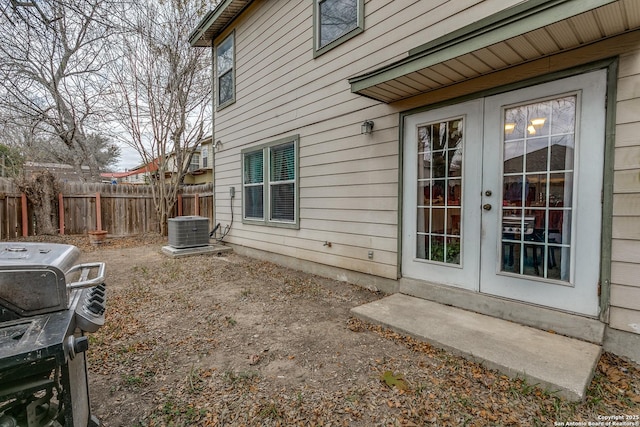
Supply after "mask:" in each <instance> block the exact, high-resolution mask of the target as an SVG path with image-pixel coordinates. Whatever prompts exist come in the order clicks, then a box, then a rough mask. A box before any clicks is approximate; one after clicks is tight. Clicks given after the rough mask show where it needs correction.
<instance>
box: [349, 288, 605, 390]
mask: <svg viewBox="0 0 640 427" xmlns="http://www.w3.org/2000/svg"><path fill="white" fill-rule="evenodd" d="M351 311H352V313H353V314H354V316H356V317H358V318H360V319H362V320H365V321H369V322H372V323H377V324H381V325H384V326H386V327H389V328H390V329H393V330H395V331H397V332H401V333H405V334H407V335H410V336H413V337H414V338H417V339H421V340H424V341H426V342H428V343H430V344H432V345H433V346H435V347H438V348H442V349H445V350H448V351H451V352H453V353H455V354H458V355H461V356H463V357H465V358H467V359H470V360H474V361H476V362H480V363H482V364H483V365H485V366H487V367H488V368H491V369H496V370H498V371H501V372H503V373H505V374H506V375H509V376H511V377H520V378H526V380H527V382H528V383H529V384H536V385H538V386H539V387H541V388H543V389H545V390H548V391H550V392H553V393H557V394H558V395H560V396H562V397H564V398H566V399H568V400H573V401H580V400H583V399H584V397H585V393H586V389H587V386H588V385H589V383H590V382H591V379H592V378H593V374H594V372H595V368H596V365H597V363H598V359H599V358H600V353H601V351H602V349H601V347H600V346H598V345H595V344H591V343H587V342H584V341H580V340H576V339H573V338H567V337H564V336H561V335H556V334H552V333H549V332H544V331H541V330H538V329H534V328H531V327H528V326H522V325H519V324H517V323H513V322H509V321H506V320H501V319H497V318H494V317H490V316H485V315H482V314H478V313H473V312H470V311H466V310H462V309H459V308H455V307H450V306H445V305H441V304H438V303H435V302H432V301H428V300H424V299H420V298H416V297H411V296H408V295H403V294H394V295H390V296H388V297H385V298H382V299H381V300H378V301H374V302H371V303H368V304H365V305H362V306H359V307H355V308H353V309H352V310H351Z"/></svg>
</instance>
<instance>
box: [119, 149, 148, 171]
mask: <svg viewBox="0 0 640 427" xmlns="http://www.w3.org/2000/svg"><path fill="white" fill-rule="evenodd" d="M120 150H121V151H120V161H119V162H118V163H117V164H116V165H115V166H114V167H113V169H114V172H124V171H125V170H130V169H133V168H135V167H136V166H139V165H140V164H141V163H142V159H141V158H140V155H139V154H138V152H137V151H136V150H135V149H133V148H131V147H130V146H128V145H125V144H120Z"/></svg>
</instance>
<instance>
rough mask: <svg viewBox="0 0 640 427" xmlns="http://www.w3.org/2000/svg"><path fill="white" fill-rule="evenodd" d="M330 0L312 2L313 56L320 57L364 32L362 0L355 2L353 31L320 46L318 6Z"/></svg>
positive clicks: (314, 0)
mask: <svg viewBox="0 0 640 427" xmlns="http://www.w3.org/2000/svg"><path fill="white" fill-rule="evenodd" d="M325 1H330V0H313V55H314V57H317V56H320V55H322V54H323V53H325V52H328V51H329V50H331V49H333V48H334V47H336V46H338V45H340V44H342V43H344V42H346V41H347V40H349V39H351V38H353V37H355V36H357V35H358V34H360V33H362V32H363V31H364V0H356V3H357V4H356V8H357V19H356V25H355V27H354V28H353V29H351V30H349V31H347V32H346V33H344V34H342V35H341V36H339V37H337V38H335V39H334V40H332V41H330V42H328V43H325V44H324V45H321V44H320V43H321V37H320V31H321V25H320V17H321V16H320V5H321V3H324V2H325Z"/></svg>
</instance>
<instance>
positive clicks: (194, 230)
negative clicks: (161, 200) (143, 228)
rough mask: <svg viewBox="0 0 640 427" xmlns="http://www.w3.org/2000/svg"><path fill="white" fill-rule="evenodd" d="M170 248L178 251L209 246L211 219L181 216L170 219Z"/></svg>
mask: <svg viewBox="0 0 640 427" xmlns="http://www.w3.org/2000/svg"><path fill="white" fill-rule="evenodd" d="M168 228H169V230H168V231H169V246H171V247H173V248H177V249H183V248H195V247H198V246H207V245H208V244H209V218H205V217H202V216H179V217H176V218H170V219H169V227H168Z"/></svg>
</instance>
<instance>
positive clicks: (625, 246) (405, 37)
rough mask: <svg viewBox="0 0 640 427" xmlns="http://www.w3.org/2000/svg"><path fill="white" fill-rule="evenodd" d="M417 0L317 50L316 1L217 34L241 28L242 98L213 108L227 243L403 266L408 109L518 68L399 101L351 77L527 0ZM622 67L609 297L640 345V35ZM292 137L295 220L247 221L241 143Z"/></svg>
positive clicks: (569, 60)
mask: <svg viewBox="0 0 640 427" xmlns="http://www.w3.org/2000/svg"><path fill="white" fill-rule="evenodd" d="M408 3H409V2H403V1H395V2H388V1H385V0H368V1H366V2H365V11H366V17H365V30H364V32H363V33H362V34H360V35H358V36H356V37H354V38H353V39H351V40H349V41H348V42H346V43H344V44H341V45H339V46H337V47H336V48H334V49H332V50H330V51H329V52H327V53H325V54H323V55H321V56H318V57H316V58H314V55H313V16H312V4H311V2H310V1H308V0H298V1H290V0H270V1H266V0H258V1H254V2H253V3H252V4H251V6H249V7H248V8H247V9H246V10H245V11H244V12H243V13H242V14H241V15H240V16H239V17H238V18H237V19H236V20H235V21H234V22H233V24H232V25H231V26H230V27H229V28H228V29H227V30H226V31H225V32H223V33H222V34H220V35H219V36H218V37H217V38H216V39H215V40H214V49H215V45H216V43H218V42H220V41H222V40H224V39H225V38H226V37H227V36H228V35H229V34H231V32H232V31H233V32H234V35H235V47H236V59H235V73H236V87H235V90H236V93H235V102H234V103H233V104H231V105H229V106H227V107H225V108H222V109H219V110H217V111H216V113H215V123H216V126H215V135H214V139H213V140H214V141H220V142H221V143H222V146H221V147H222V148H221V149H218V150H216V151H215V155H213V151H212V152H211V153H212V154H211V158H212V159H215V188H216V191H215V192H216V212H215V215H216V221H217V222H221V223H222V224H223V225H224V224H225V223H226V224H229V223H230V222H231V212H233V215H234V216H235V218H234V222H233V227H232V229H231V232H230V234H229V235H228V236H227V237H226V238H225V241H227V242H229V243H231V244H234V245H238V247H244V248H247V249H248V250H250V251H253V253H255V251H264V253H266V254H273V257H274V258H277V259H283V258H286V257H292V259H296V260H301V261H300V263H301V264H302V263H307V264H310V263H317V265H320V266H322V271H323V272H326V271H327V269H326V268H325V267H327V266H328V267H333V268H335V271H336V272H338V273H336V274H337V275H338V276H339V277H342V275H341V274H342V273H340V272H344V271H351V272H356V274H360V273H365V275H372V276H374V277H373V278H372V279H371V281H370V283H373V282H374V281H375V280H376V279H380V278H381V279H383V280H384V279H397V278H398V277H399V252H398V242H399V239H400V237H401V236H400V235H399V207H398V203H399V176H400V170H401V165H400V163H399V161H400V160H399V159H400V140H401V138H400V126H399V117H400V113H401V112H405V111H407V110H410V109H413V108H421V107H423V106H425V105H428V104H431V103H434V102H440V101H444V100H447V99H450V98H453V97H455V96H463V95H468V94H470V93H474V92H478V91H483V90H488V89H491V88H493V87H497V86H500V85H502V84H505V83H514V82H517V81H518V80H517V78H516V77H514V76H513V73H514V70H502V71H500V72H497V73H494V75H491V76H485V77H483V78H482V79H478V80H479V82H478V83H475V82H473V81H469V82H465V83H464V84H460V85H458V87H457V88H456V87H454V88H453V90H452V92H451V93H457V95H453V96H451V95H446V94H444V92H445V91H447V90H448V89H449V88H444V89H438V90H436V91H434V92H433V93H427V94H424V95H420V96H416V97H413V98H410V99H406V100H403V101H399V102H396V103H395V104H384V103H380V102H378V101H374V100H371V99H368V98H364V97H361V96H359V95H356V94H353V93H351V91H350V87H349V84H348V82H347V80H348V79H349V78H350V77H353V76H357V75H361V74H363V73H365V72H367V71H370V70H374V69H377V68H378V67H381V66H383V65H386V64H390V63H392V62H394V61H397V60H398V59H401V58H403V57H405V56H406V55H407V50H408V49H410V48H412V47H415V46H419V45H423V44H425V43H427V42H429V41H431V40H434V39H436V38H438V37H440V36H443V35H445V34H447V33H448V32H450V31H453V30H455V29H458V28H461V27H463V26H465V25H468V24H471V23H473V22H476V21H478V20H480V19H482V18H484V17H487V16H490V15H493V14H495V13H497V12H499V11H500V10H503V9H507V8H508V7H511V6H513V5H515V4H517V3H520V1H501V0H485V1H478V0H473V1H472V0H464V1H462V0H456V1H442V0H440V1H437V2H412V3H411V4H410V5H408ZM608 46H609V45H606V44H603V45H602V47H601V48H600V50H599V51H598V44H597V43H596V44H594V45H593V46H591V47H589V48H588V49H591V48H593V49H591V50H585V51H584V52H585V54H584V55H582V57H580V55H573V57H571V55H572V54H571V53H570V52H563V53H560V54H558V55H557V56H556V57H555V59H556V61H554V60H553V59H554V58H551V60H547V58H544V59H541V60H540V61H531V62H530V63H528V64H524V65H521V66H518V67H516V68H517V69H516V72H518V73H522V74H520V76H522V77H521V78H520V80H526V79H529V78H536V77H540V76H544V75H545V74H548V73H550V72H555V71H559V70H563V69H567V68H571V67H576V66H582V65H584V64H586V63H588V62H589V61H596V60H602V59H603V58H608V57H609V56H611V53H607V50H608V48H607V47H608ZM554 67H555V68H554ZM618 70H619V76H618V81H617V94H616V99H617V108H616V113H615V117H616V123H615V165H614V172H613V181H614V194H613V232H612V233H613V236H612V237H613V239H612V241H611V242H604V244H605V246H608V245H609V243H611V252H612V263H611V285H610V288H607V286H606V285H605V286H604V287H603V289H605V292H608V291H610V307H609V310H608V317H606V316H605V317H604V318H605V320H606V321H608V324H609V327H610V328H611V329H613V330H615V331H620V333H623V334H624V337H625V338H624V339H625V340H626V341H625V343H626V344H624V345H626V346H627V347H625V348H632V347H633V346H636V345H637V344H640V282H639V281H638V280H637V277H640V180H639V179H638V176H640V139H639V138H640V137H639V136H638V135H640V46H638V48H637V49H636V50H632V51H631V52H626V53H624V54H623V55H621V56H620V57H619V67H618ZM508 74H511V75H508ZM509 79H513V80H509ZM610 95H611V94H610ZM447 96H448V98H447ZM365 120H373V121H374V123H375V124H374V132H373V133H372V134H370V135H362V134H361V133H360V125H361V123H362V122H364V121H365ZM291 135H299V144H300V152H299V192H300V197H299V203H300V222H299V224H300V227H299V229H286V228H274V227H266V226H256V225H250V224H243V223H242V177H241V169H242V167H241V150H243V149H246V148H249V147H253V146H258V145H260V144H265V143H269V142H271V141H275V140H278V139H280V138H285V137H288V136H291ZM231 187H233V188H234V189H235V194H236V197H235V198H233V199H232V198H231V197H230V191H229V189H230V188H231ZM232 204H233V208H231V205H232ZM327 242H330V243H331V245H330V246H329V245H326V243H327ZM370 252H373V259H370V258H369V253H370ZM345 277H346V276H345ZM363 277H366V276H364V275H360V276H359V279H358V281H359V282H360V281H361V280H360V279H362V280H364V279H363ZM389 282H391V281H389ZM441 293H442V294H443V295H444V294H445V293H446V294H450V292H448V291H442V292H441ZM443 298H444V297H443ZM605 308H607V307H605ZM505 311H508V310H506V309H505ZM562 321H564V319H563V320H561V321H560V322H562ZM594 321H596V320H594ZM629 337H631V340H629ZM636 338H638V339H636ZM634 340H635V341H634ZM605 341H606V339H605ZM629 343H631V344H629ZM618 348H621V347H618ZM636 348H637V347H636Z"/></svg>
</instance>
